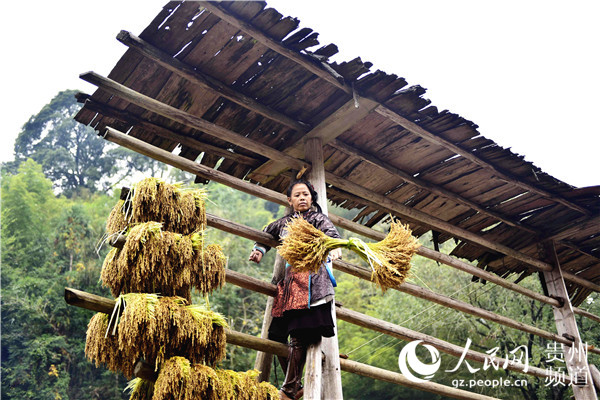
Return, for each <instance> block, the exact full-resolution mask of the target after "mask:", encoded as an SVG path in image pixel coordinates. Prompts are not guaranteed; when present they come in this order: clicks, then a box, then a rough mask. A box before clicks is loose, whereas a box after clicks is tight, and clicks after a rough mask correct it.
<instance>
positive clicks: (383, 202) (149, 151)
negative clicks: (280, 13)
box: [104, 127, 600, 292]
mask: <svg viewBox="0 0 600 400" xmlns="http://www.w3.org/2000/svg"><path fill="white" fill-rule="evenodd" d="M104 137H105V138H106V139H107V140H110V141H112V142H115V143H117V144H120V145H121V146H123V147H127V148H129V149H131V150H134V151H137V152H140V153H142V154H144V155H147V156H149V157H151V158H154V159H156V160H159V161H162V162H165V163H167V164H169V165H172V166H175V167H177V168H180V169H182V170H184V171H188V172H191V173H194V174H196V175H199V176H201V177H203V178H205V179H213V180H215V181H217V182H221V183H225V184H227V185H229V186H233V187H236V188H239V189H240V190H243V191H245V192H247V193H251V194H253V195H256V196H259V197H261V196H260V194H264V193H265V191H270V192H272V193H270V194H269V196H268V197H269V199H273V198H277V199H278V200H279V199H282V198H283V199H282V200H281V201H276V202H277V203H279V204H284V205H287V199H286V198H285V197H284V195H283V194H279V193H276V192H274V191H271V190H270V189H266V188H264V187H261V189H262V191H259V190H254V189H253V188H257V187H259V186H258V185H254V184H251V183H249V182H246V181H243V180H242V179H239V178H235V177H232V176H230V175H228V174H225V173H222V172H220V171H217V170H214V169H212V168H208V167H206V166H203V165H200V164H197V163H195V162H193V161H191V160H188V159H186V158H184V157H180V156H177V155H174V154H172V153H170V152H168V151H166V150H162V149H160V148H158V147H156V146H152V145H150V144H148V143H146V142H144V141H142V140H139V139H136V138H133V137H131V136H128V135H125V134H124V133H122V132H119V131H117V130H116V129H113V128H110V127H109V128H107V130H106V133H105V135H104ZM287 157H289V156H287ZM216 176H219V178H218V179H215V177H216ZM326 176H327V181H328V182H330V183H332V184H334V185H335V186H338V187H343V188H345V189H348V190H350V191H352V192H353V193H356V194H357V195H359V196H361V194H362V196H361V197H363V198H372V201H377V204H378V206H380V207H383V208H385V209H389V210H391V211H395V212H399V213H400V214H402V215H405V216H406V217H407V218H409V219H411V220H418V221H422V222H424V223H426V224H429V223H431V222H433V224H432V225H431V226H434V227H438V228H441V230H443V231H445V232H452V233H454V234H456V230H459V231H460V232H461V233H462V235H457V236H460V237H462V238H463V239H466V240H468V241H474V242H475V243H479V244H481V245H484V246H485V247H488V248H491V249H494V250H496V251H499V252H501V253H503V254H507V255H509V256H511V257H514V258H516V259H519V260H521V261H523V262H526V263H528V264H530V265H532V266H533V267H534V268H536V269H540V270H549V269H552V266H550V265H549V264H547V263H545V262H542V261H540V260H537V259H535V258H533V257H530V256H527V255H525V254H523V253H520V252H518V251H516V250H513V249H511V248H509V247H507V246H504V245H500V244H497V243H493V242H490V241H488V240H486V239H483V238H481V237H479V236H478V235H475V234H473V233H472V232H469V231H466V230H464V229H459V228H456V227H454V226H453V225H451V224H450V223H448V222H446V221H443V220H439V219H438V218H434V217H431V216H429V215H427V214H425V213H423V212H421V211H418V210H415V209H412V208H410V207H407V206H404V205H401V204H398V203H396V202H394V201H392V200H390V199H388V198H387V197H385V196H382V195H377V194H372V193H371V192H370V191H368V190H367V189H365V188H363V187H362V186H359V185H356V184H354V183H352V182H349V181H346V180H344V179H342V178H339V177H337V176H335V175H333V174H331V173H326ZM242 182H243V183H244V184H247V185H244V184H242ZM248 185H249V186H248ZM340 185H341V186H340ZM249 191H250V192H249ZM263 198H264V197H263ZM282 201H284V202H282ZM369 201H371V200H369ZM477 269H478V270H481V269H479V268H477ZM481 271H482V270H481ZM490 276H491V274H490ZM563 276H564V277H565V279H568V280H571V281H573V282H575V283H577V284H580V285H582V286H584V287H586V288H588V289H591V290H595V291H598V292H600V286H599V285H597V284H595V283H593V282H591V281H587V280H584V279H581V278H579V277H577V276H575V275H573V274H570V273H568V272H566V271H563ZM491 279H493V278H491Z"/></svg>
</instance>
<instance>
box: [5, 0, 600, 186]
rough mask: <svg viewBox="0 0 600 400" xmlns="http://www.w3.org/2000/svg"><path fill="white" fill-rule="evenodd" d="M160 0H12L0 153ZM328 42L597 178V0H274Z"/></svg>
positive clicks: (557, 170)
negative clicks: (123, 32) (124, 31)
mask: <svg viewBox="0 0 600 400" xmlns="http://www.w3.org/2000/svg"><path fill="white" fill-rule="evenodd" d="M164 4H166V0H163V1H157V0H144V1H140V0H126V1H114V0H105V1H85V0H77V1H75V0H72V1H71V0H69V1H68V0H55V1H51V2H48V1H39V0H30V1H24V2H11V3H10V5H8V6H6V7H7V8H9V9H10V12H8V10H7V8H5V15H10V17H7V18H4V21H3V23H2V24H0V34H1V36H0V37H2V47H3V53H4V57H3V62H2V64H1V67H0V68H1V69H2V74H0V76H1V78H0V79H1V84H2V86H1V87H2V89H3V96H2V97H1V99H0V101H1V105H2V108H1V110H2V113H1V116H2V136H1V138H2V139H1V140H2V141H1V142H0V143H1V146H0V161H8V160H11V159H13V147H14V140H15V138H16V137H17V135H18V134H19V132H20V129H21V127H22V125H23V124H24V123H25V122H26V121H27V120H28V119H29V118H30V117H31V116H32V115H35V114H37V113H38V112H39V111H40V109H41V108H42V107H43V106H44V105H45V104H47V103H49V102H50V101H51V100H52V98H53V97H54V96H55V95H56V94H57V93H58V92H59V91H61V90H66V89H78V90H81V91H83V92H86V93H89V94H91V93H93V91H94V90H95V87H94V86H92V85H91V84H88V83H86V82H84V81H82V80H81V79H79V74H81V73H83V72H87V71H91V70H93V71H95V72H97V73H99V74H101V75H103V76H107V75H108V73H109V72H110V70H111V69H112V67H113V66H114V65H115V64H116V62H117V61H118V60H119V58H120V57H121V56H122V55H123V53H124V52H125V50H126V47H125V46H124V45H122V44H121V43H119V42H118V41H117V40H116V39H115V37H116V35H117V33H118V32H119V31H120V30H122V29H125V30H128V31H130V32H132V33H134V34H136V35H139V34H140V33H141V31H142V30H143V29H144V28H145V27H146V26H147V25H148V24H149V23H150V22H151V21H152V19H153V18H154V16H155V15H156V14H158V13H159V12H160V10H161V8H162V6H163V5H164ZM267 4H268V6H271V7H274V8H276V9H277V10H278V11H279V12H281V13H282V14H283V15H284V16H288V15H290V16H293V17H297V18H298V19H299V20H300V27H309V28H312V29H313V30H315V31H316V32H319V34H320V35H319V40H320V42H321V44H322V45H325V44H329V43H335V44H336V45H337V46H338V48H339V50H340V52H339V53H338V54H337V55H336V56H334V57H333V58H332V60H333V61H337V62H342V61H349V60H351V59H354V58H355V57H361V59H362V60H363V61H369V62H371V63H373V67H371V71H376V70H377V69H380V70H382V71H385V72H387V73H388V74H396V75H398V76H401V77H403V78H405V79H406V81H407V82H408V84H409V85H417V84H418V85H421V86H422V87H424V88H426V89H427V93H426V94H425V95H424V97H426V98H428V99H429V100H431V102H432V104H433V105H435V106H437V107H438V109H439V110H444V109H447V110H449V111H451V112H453V113H457V114H459V115H461V116H462V117H464V118H466V119H468V120H471V121H473V122H475V123H476V124H477V125H479V129H478V130H479V132H480V134H481V135H483V136H485V137H486V138H488V139H491V140H493V141H495V142H496V143H498V144H499V145H501V146H503V147H506V148H511V150H512V151H513V152H514V153H517V154H519V155H522V156H524V157H525V160H526V161H530V162H532V163H533V164H534V165H536V166H537V167H539V168H541V169H542V170H543V171H544V172H546V173H548V174H550V175H552V176H554V177H555V178H557V179H560V180H562V181H564V182H566V183H568V184H571V185H573V186H575V187H586V186H596V185H600V168H599V158H600V157H599V155H598V154H599V151H598V150H599V145H600V132H599V130H600V128H598V126H599V125H598V124H597V123H595V122H594V121H595V120H596V118H597V115H598V106H599V105H600V104H599V103H600V102H599V100H598V96H599V94H600V73H599V72H598V71H600V57H599V56H598V54H599V51H598V49H599V48H600V24H598V23H597V22H596V19H597V17H598V15H600V2H598V1H597V0H576V1H572V2H563V1H554V0H549V1H538V0H528V1H522V0H518V1H517V0H507V1H502V2H501V1H480V0H453V1H447V0H424V1H414V0H412V1H408V0H395V1H389V0H371V1H368V2H365V1H355V0H345V1H341V0H319V1H315V0H302V1H300V0H271V1H267Z"/></svg>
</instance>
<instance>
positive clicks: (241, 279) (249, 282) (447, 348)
mask: <svg viewBox="0 0 600 400" xmlns="http://www.w3.org/2000/svg"><path fill="white" fill-rule="evenodd" d="M230 272H233V271H230V270H228V271H227V278H228V279H227V282H228V283H234V284H236V285H238V284H239V286H241V287H243V288H247V289H250V290H254V291H258V292H260V293H263V294H267V295H269V296H274V295H275V288H274V285H272V284H269V283H266V282H262V281H259V280H257V279H255V278H252V277H249V276H246V275H243V274H240V273H234V275H235V282H237V283H235V282H232V281H230V279H229V277H230ZM259 286H260V287H259ZM257 289H258V290H257ZM67 296H68V298H69V299H71V301H67V303H68V304H71V305H76V306H78V307H82V308H86V309H91V310H95V311H99V312H103V313H105V314H110V313H111V312H112V310H113V307H114V303H115V302H114V300H111V299H106V298H100V297H99V296H95V295H90V294H89V293H86V292H82V291H79V290H75V289H71V288H65V298H67ZM75 298H80V299H84V300H79V301H77V302H73V301H72V299H75ZM336 314H337V315H338V316H339V319H341V320H344V321H346V322H349V323H351V324H354V325H357V326H361V327H364V328H367V329H370V330H374V331H377V332H381V333H384V334H386V335H389V336H392V337H395V338H398V339H400V340H404V341H413V340H422V341H423V342H425V343H427V344H431V345H432V346H434V347H435V348H437V349H438V350H440V351H442V352H444V353H446V354H450V355H452V356H455V357H460V356H461V355H462V353H463V351H464V348H463V347H460V346H458V345H455V344H453V343H449V342H446V341H445V340H442V339H438V338H436V337H434V336H430V335H426V334H423V333H421V332H417V331H413V330H412V329H408V328H404V327H402V326H399V325H396V324H392V323H390V322H387V321H383V320H380V319H377V318H373V317H370V316H368V315H365V314H362V313H359V312H357V311H352V310H349V309H346V308H343V307H339V306H338V307H336ZM249 336H250V335H249ZM250 337H251V338H254V339H256V340H255V341H254V342H253V343H261V342H260V341H258V340H259V339H258V338H256V337H255V336H250ZM254 339H253V340H254ZM245 342H246V343H245V344H248V343H247V342H248V340H246V341H245ZM269 342H271V341H269ZM228 343H230V341H229V337H228ZM262 343H264V342H262ZM271 343H276V342H271ZM234 344H238V345H241V346H244V347H250V348H254V347H253V345H250V346H247V345H245V344H242V343H237V342H236V343H234ZM279 346H281V347H282V348H283V349H286V346H285V345H282V344H279ZM257 350H259V351H264V352H266V353H270V354H276V355H283V356H286V355H287V350H284V351H283V352H282V351H281V350H277V349H275V350H274V349H273V348H267V349H266V351H265V350H264V349H262V348H260V349H257ZM486 357H488V356H487V355H486V354H484V353H481V352H478V351H474V350H468V351H467V352H466V353H465V359H467V360H471V361H475V362H479V363H483V362H484V361H485V359H486ZM321 361H322V360H321ZM504 361H505V359H502V358H498V363H499V364H503V362H504ZM317 364H318V365H317ZM317 364H316V365H315V368H320V364H321V363H317ZM524 367H525V366H524V365H523V364H520V363H517V362H512V361H511V362H509V363H508V366H507V369H509V370H512V371H516V372H520V373H523V369H524ZM307 368H308V366H307ZM525 373H526V374H527V375H531V376H537V377H540V378H551V377H552V373H551V372H548V371H547V370H544V369H541V368H537V367H533V366H529V368H528V371H527V372H525ZM567 383H568V382H567ZM305 393H306V392H305ZM305 396H308V394H305ZM307 398H308V397H307Z"/></svg>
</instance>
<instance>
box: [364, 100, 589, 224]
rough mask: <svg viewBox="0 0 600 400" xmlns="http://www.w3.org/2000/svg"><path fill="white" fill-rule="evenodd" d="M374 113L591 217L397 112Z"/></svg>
mask: <svg viewBox="0 0 600 400" xmlns="http://www.w3.org/2000/svg"><path fill="white" fill-rule="evenodd" d="M375 111H376V112H377V113H379V114H381V115H383V116H384V117H386V118H389V119H390V120H392V121H394V122H396V123H397V124H398V125H400V126H402V127H404V128H406V129H407V130H409V131H410V132H412V133H414V134H415V135H418V136H420V137H422V138H423V139H426V140H428V141H430V142H431V143H434V144H437V145H439V146H443V147H444V148H447V149H449V150H451V151H453V152H454V153H456V154H458V155H460V156H462V157H464V158H466V159H467V160H469V161H471V162H473V163H475V164H477V165H479V166H480V167H481V168H485V169H487V170H489V171H490V172H492V173H493V174H494V175H496V176H497V177H498V178H500V179H502V180H504V181H506V182H509V183H511V184H513V185H515V186H518V187H520V188H522V189H524V190H527V191H529V192H533V193H537V194H539V195H540V196H543V197H546V198H548V199H551V200H552V201H555V202H557V203H560V204H562V205H564V206H565V207H568V208H570V209H572V210H575V211H578V212H580V213H582V214H584V215H586V216H591V212H590V211H589V210H587V209H585V208H583V207H581V206H579V205H577V204H575V203H573V202H571V201H569V200H567V199H565V198H563V197H561V196H558V195H554V194H552V193H549V192H548V191H546V190H544V189H541V188H538V187H535V186H533V185H530V184H528V183H526V182H523V181H521V180H519V179H517V178H514V177H512V176H510V175H509V174H508V173H506V172H503V171H501V170H500V169H498V168H497V167H495V166H494V165H492V164H490V163H488V162H486V161H484V160H482V159H481V158H479V157H478V156H477V155H475V154H474V153H473V152H471V151H467V150H465V149H463V148H461V147H459V146H457V145H455V144H454V143H452V142H450V141H448V140H446V139H444V138H442V137H440V136H438V135H434V134H433V133H431V132H429V131H428V130H426V129H425V128H423V127H421V126H419V125H418V124H416V123H415V122H413V121H411V120H409V119H407V118H405V117H403V116H401V115H400V114H398V113H397V112H395V111H393V110H391V109H389V108H388V107H386V106H384V105H380V106H379V107H377V108H376V109H375Z"/></svg>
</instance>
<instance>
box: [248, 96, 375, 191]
mask: <svg viewBox="0 0 600 400" xmlns="http://www.w3.org/2000/svg"><path fill="white" fill-rule="evenodd" d="M358 104H359V107H356V101H355V100H354V99H350V100H349V101H348V102H346V103H345V104H344V105H343V106H342V107H340V108H338V109H337V110H336V111H335V112H333V113H332V114H331V115H329V116H328V117H327V118H325V119H324V120H323V121H321V122H320V123H319V124H318V125H317V126H315V127H314V128H313V129H312V130H311V131H310V132H308V133H307V134H306V135H305V136H304V137H303V138H302V139H301V140H299V141H297V142H296V143H294V144H293V145H291V146H289V147H288V148H286V149H285V150H283V152H284V153H286V154H288V155H290V156H292V157H296V158H302V157H304V143H305V141H306V140H308V139H311V138H320V139H321V140H322V142H323V144H326V143H329V142H331V141H332V140H335V138H337V137H338V136H340V135H341V134H343V133H344V132H346V131H347V130H348V129H350V128H351V127H352V126H354V125H355V124H356V123H357V122H358V121H360V120H362V119H363V118H365V117H366V116H367V115H368V114H369V113H370V112H371V111H373V109H374V108H375V107H376V106H377V103H376V102H374V101H373V100H370V99H367V98H360V99H359V100H358ZM288 168H289V165H286V164H285V163H282V162H279V161H276V160H269V161H267V162H266V163H264V164H263V165H261V166H260V167H258V168H256V169H255V170H254V171H252V172H251V173H250V178H252V179H254V180H256V181H258V182H262V183H263V184H264V183H266V182H269V181H270V180H271V179H273V178H274V177H276V176H277V175H279V174H280V173H281V172H282V171H285V170H286V169H288Z"/></svg>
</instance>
